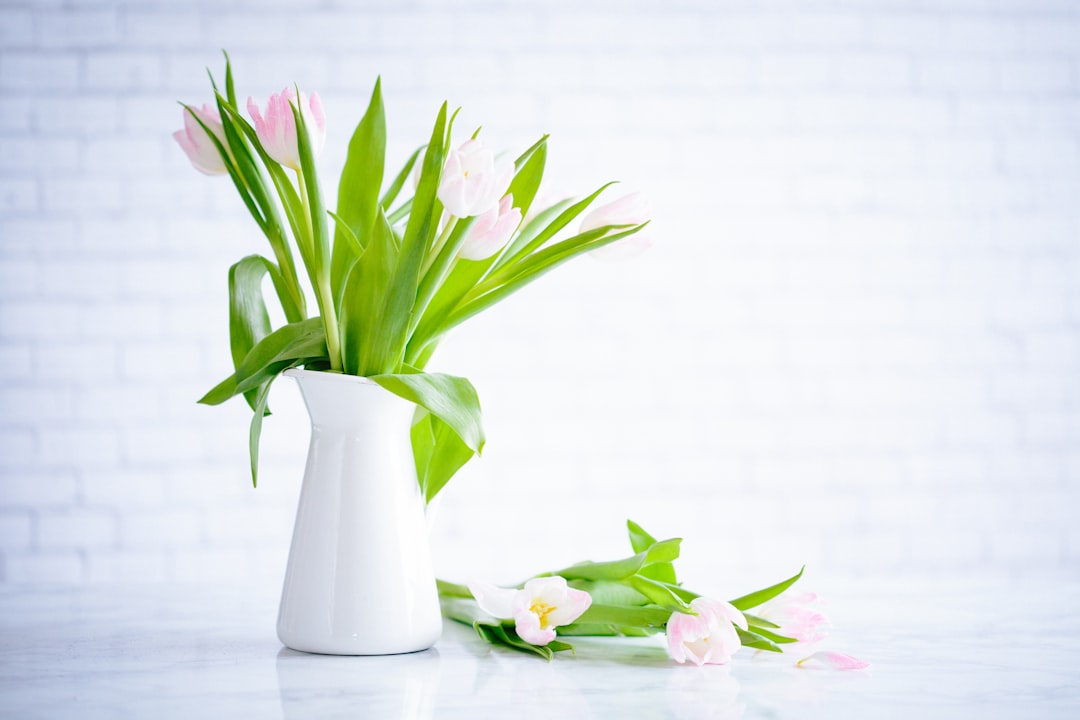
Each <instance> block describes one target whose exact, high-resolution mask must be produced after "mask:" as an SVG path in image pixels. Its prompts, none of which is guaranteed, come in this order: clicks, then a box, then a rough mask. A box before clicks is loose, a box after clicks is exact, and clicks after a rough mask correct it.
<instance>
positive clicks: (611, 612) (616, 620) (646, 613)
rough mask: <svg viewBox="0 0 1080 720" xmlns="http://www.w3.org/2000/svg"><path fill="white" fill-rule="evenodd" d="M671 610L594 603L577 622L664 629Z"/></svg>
mask: <svg viewBox="0 0 1080 720" xmlns="http://www.w3.org/2000/svg"><path fill="white" fill-rule="evenodd" d="M671 612H672V611H671V610H665V609H663V608H658V607H624V606H620V605H599V604H597V603H596V602H593V604H592V605H590V606H589V608H588V609H587V610H586V611H585V612H584V613H582V615H581V617H579V618H578V619H577V620H576V621H575V622H580V623H586V624H588V623H594V624H611V625H629V626H633V627H664V626H665V625H667V621H668V620H669V619H670V618H671Z"/></svg>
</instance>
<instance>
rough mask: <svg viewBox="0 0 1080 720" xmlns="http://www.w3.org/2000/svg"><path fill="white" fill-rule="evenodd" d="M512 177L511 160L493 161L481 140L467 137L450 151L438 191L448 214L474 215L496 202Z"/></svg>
mask: <svg viewBox="0 0 1080 720" xmlns="http://www.w3.org/2000/svg"><path fill="white" fill-rule="evenodd" d="M513 179H514V163H513V162H512V161H510V160H503V161H499V162H496V161H495V155H494V153H492V152H491V150H490V149H488V148H486V147H484V143H483V141H482V140H479V139H474V140H466V141H465V142H464V143H462V145H461V147H459V148H458V149H457V150H451V151H450V154H449V156H448V157H447V159H446V165H445V166H444V167H443V174H442V181H441V182H440V183H439V191H438V193H437V194H438V197H439V200H440V201H442V204H443V206H444V207H445V208H446V209H447V210H448V211H449V212H450V214H451V215H454V216H456V217H459V218H464V217H473V216H474V215H480V214H481V213H484V212H487V211H488V210H490V209H491V208H492V207H494V206H496V205H498V203H499V199H500V198H502V196H503V195H505V194H506V191H507V190H508V189H509V188H510V182H511V181H512V180H513Z"/></svg>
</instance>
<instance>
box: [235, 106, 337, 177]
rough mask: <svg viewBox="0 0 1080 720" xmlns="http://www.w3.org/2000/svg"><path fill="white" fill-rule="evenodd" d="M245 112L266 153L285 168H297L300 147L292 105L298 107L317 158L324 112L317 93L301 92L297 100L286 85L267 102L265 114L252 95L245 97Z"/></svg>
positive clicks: (323, 137)
mask: <svg viewBox="0 0 1080 720" xmlns="http://www.w3.org/2000/svg"><path fill="white" fill-rule="evenodd" d="M247 107H248V112H249V113H251V119H252V120H254V121H255V133H256V135H258V137H259V143H260V144H262V146H263V149H264V150H266V154H267V155H269V156H270V157H272V158H274V159H275V160H277V161H278V162H279V163H281V164H282V165H284V166H286V167H290V168H292V169H293V170H296V171H297V172H299V171H300V148H299V145H298V144H297V139H296V118H295V117H293V112H292V108H293V107H296V108H298V109H299V110H300V114H301V116H302V117H303V118H304V123H305V124H306V125H307V128H308V135H309V138H310V141H311V153H312V155H313V156H315V157H318V155H319V153H320V152H322V148H323V145H324V144H325V143H326V113H325V112H324V111H323V106H322V100H320V99H319V94H318V93H311V97H310V98H309V97H308V96H307V95H305V94H304V93H300V99H299V101H297V98H296V93H295V92H294V91H293V89H292V88H285V89H284V90H282V91H281V93H279V94H275V95H271V96H270V100H269V102H267V104H266V113H265V115H264V114H263V113H260V112H259V105H258V103H256V102H255V99H254V98H250V97H249V98H248V102H247Z"/></svg>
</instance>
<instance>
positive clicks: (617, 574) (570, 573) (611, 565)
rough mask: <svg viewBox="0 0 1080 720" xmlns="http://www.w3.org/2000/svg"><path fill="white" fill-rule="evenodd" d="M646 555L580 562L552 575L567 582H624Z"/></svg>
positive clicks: (639, 567) (642, 563)
mask: <svg viewBox="0 0 1080 720" xmlns="http://www.w3.org/2000/svg"><path fill="white" fill-rule="evenodd" d="M645 558H646V553H643V552H642V553H638V554H637V555H632V556H631V557H628V558H623V559H622V560H606V561H604V562H581V563H577V564H575V565H571V566H570V567H566V568H563V569H562V570H558V571H556V572H554V573H552V574H553V575H561V576H563V577H564V578H566V579H567V580H625V579H626V578H628V577H630V576H631V575H633V574H634V573H636V572H637V571H638V570H640V569H641V567H642V566H643V565H644V564H645Z"/></svg>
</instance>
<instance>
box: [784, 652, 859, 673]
mask: <svg viewBox="0 0 1080 720" xmlns="http://www.w3.org/2000/svg"><path fill="white" fill-rule="evenodd" d="M795 664H796V665H797V666H798V667H815V666H818V667H825V668H829V669H832V670H864V669H866V668H868V667H870V663H868V662H866V661H864V660H860V659H859V658H857V657H852V656H851V655H845V654H844V653H838V652H830V651H828V650H818V651H817V652H816V653H814V654H813V655H811V656H809V657H804V658H803V659H802V660H800V661H799V662H797V663H795Z"/></svg>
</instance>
